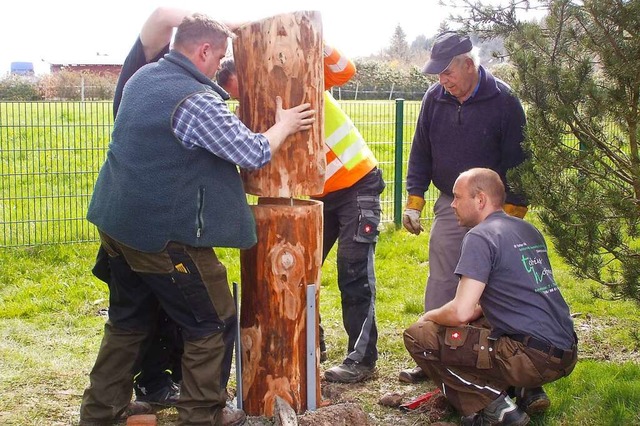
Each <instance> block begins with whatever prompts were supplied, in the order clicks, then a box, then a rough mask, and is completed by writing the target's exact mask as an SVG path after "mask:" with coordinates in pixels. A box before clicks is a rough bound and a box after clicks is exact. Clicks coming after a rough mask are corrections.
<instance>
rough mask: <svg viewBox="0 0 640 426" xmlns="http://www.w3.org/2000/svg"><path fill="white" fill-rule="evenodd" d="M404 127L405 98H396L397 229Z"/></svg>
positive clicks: (395, 215)
mask: <svg viewBox="0 0 640 426" xmlns="http://www.w3.org/2000/svg"><path fill="white" fill-rule="evenodd" d="M403 129H404V99H401V98H400V99H396V140H395V165H394V179H393V180H394V185H393V222H394V223H395V224H396V229H399V228H400V224H401V223H402V151H403Z"/></svg>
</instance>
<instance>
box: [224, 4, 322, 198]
mask: <svg viewBox="0 0 640 426" xmlns="http://www.w3.org/2000/svg"><path fill="white" fill-rule="evenodd" d="M236 34H237V37H236V39H235V40H234V41H233V56H234V60H235V62H236V69H237V73H238V89H239V92H240V99H239V101H240V107H239V111H238V116H239V117H240V120H242V122H243V123H245V124H246V125H247V127H249V128H250V129H251V130H253V131H254V132H264V131H265V130H267V129H269V127H271V126H272V125H273V124H274V122H275V121H274V120H275V98H276V96H280V97H282V101H283V107H284V108H291V107H293V106H296V105H299V104H301V103H304V102H310V103H311V108H313V109H315V110H316V113H317V114H316V122H315V124H314V126H313V127H312V128H311V130H308V131H304V132H299V133H297V134H295V135H293V136H290V137H289V138H287V140H286V141H285V142H284V144H283V146H282V147H281V148H280V150H279V151H278V152H276V154H275V155H274V156H273V158H272V160H271V162H270V163H269V164H267V165H266V166H265V167H263V168H261V169H259V170H254V171H247V170H241V174H242V179H243V181H244V185H245V190H246V191H247V192H248V193H250V194H255V195H261V196H267V197H296V196H301V195H314V194H320V193H321V192H322V189H323V187H324V173H325V168H326V160H325V153H324V125H323V123H324V119H323V117H324V115H323V110H324V107H323V105H324V98H323V91H324V73H323V62H322V61H323V53H322V21H321V18H320V13H319V12H314V11H301V12H294V13H286V14H282V15H277V16H274V17H271V18H267V19H264V20H261V21H256V22H253V23H251V24H247V25H244V26H242V27H240V28H238V29H237V30H236Z"/></svg>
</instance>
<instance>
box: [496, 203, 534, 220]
mask: <svg viewBox="0 0 640 426" xmlns="http://www.w3.org/2000/svg"><path fill="white" fill-rule="evenodd" d="M502 209H503V210H504V212H505V213H506V214H508V215H509V216H515V217H519V218H520V219H524V215H526V214H527V210H528V209H527V206H516V205H515V204H509V203H504V206H502Z"/></svg>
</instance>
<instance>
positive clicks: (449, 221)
mask: <svg viewBox="0 0 640 426" xmlns="http://www.w3.org/2000/svg"><path fill="white" fill-rule="evenodd" d="M452 201H453V198H452V197H451V196H449V195H447V194H443V193H440V196H439V197H438V199H437V200H436V203H435V204H434V206H433V213H434V219H433V223H432V225H431V233H430V234H429V277H428V278H427V288H426V290H425V293H424V311H425V312H427V311H430V310H432V309H436V308H439V307H440V306H442V305H444V304H445V303H447V302H449V301H450V300H453V298H454V297H455V295H456V289H457V288H458V277H457V276H456V274H455V273H454V271H455V269H456V266H457V265H458V260H459V259H460V251H461V249H462V239H463V238H464V236H465V234H466V233H467V231H469V228H467V227H464V226H460V225H458V219H457V218H456V215H455V213H454V212H453V208H451V202H452Z"/></svg>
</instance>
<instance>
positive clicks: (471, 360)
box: [404, 168, 577, 425]
mask: <svg viewBox="0 0 640 426" xmlns="http://www.w3.org/2000/svg"><path fill="white" fill-rule="evenodd" d="M453 195H454V199H453V202H452V203H451V207H452V208H453V210H454V211H455V214H456V217H457V219H458V223H459V224H460V225H461V226H467V227H473V229H471V230H470V231H469V232H468V233H467V235H466V236H465V237H464V241H463V244H462V253H461V255H460V260H459V262H458V265H457V267H456V271H455V272H456V275H458V276H459V277H460V282H459V283H458V289H457V291H456V296H455V298H454V299H453V300H452V301H450V302H449V303H447V304H445V305H444V306H442V307H440V308H437V309H433V310H430V311H428V312H426V313H425V314H424V315H423V316H422V317H421V318H420V319H419V320H418V321H417V322H416V323H415V324H413V325H411V326H410V327H409V328H408V329H407V330H405V332H404V343H405V346H406V348H407V350H408V351H409V353H410V354H411V356H412V357H413V359H414V360H415V361H416V363H417V364H418V366H420V367H422V368H423V369H424V370H425V371H426V372H427V373H428V375H429V376H430V377H431V378H432V379H433V380H434V381H435V382H436V384H438V385H439V387H440V389H441V391H442V393H443V394H444V395H445V396H446V397H447V400H448V401H449V403H451V405H453V406H454V407H455V408H456V409H457V410H458V411H459V412H460V413H461V414H462V416H463V421H462V423H463V424H470V425H471V424H484V425H486V424H497V423H499V424H502V425H526V424H527V423H528V422H529V416H528V414H532V413H535V412H539V411H543V410H545V409H547V408H548V407H549V405H550V401H549V398H548V397H547V395H546V394H545V393H544V390H543V389H542V385H544V384H545V383H549V382H552V381H554V380H557V379H559V378H561V377H564V376H567V375H568V374H570V373H571V371H572V370H573V368H574V366H575V365H576V361H577V346H576V345H577V338H576V335H575V332H574V329H573V321H572V320H571V317H570V315H569V307H568V306H567V304H566V302H565V301H564V299H563V297H562V295H561V294H560V291H559V289H558V287H557V285H556V282H555V280H554V278H553V273H552V271H551V265H550V263H549V258H548V256H547V247H546V243H545V241H544V237H543V236H542V234H541V233H540V232H539V231H538V230H537V229H536V228H535V227H534V226H532V225H531V224H529V223H527V222H525V221H523V220H521V219H518V218H515V217H513V216H509V215H507V214H506V213H505V212H504V211H503V210H502V205H503V204H504V199H505V188H504V185H503V183H502V181H501V179H500V176H499V175H498V174H497V173H496V172H494V171H493V170H490V169H483V168H474V169H471V170H468V171H466V172H464V173H462V174H460V176H459V177H458V179H457V180H456V182H455V184H454V187H453ZM510 395H511V396H510ZM513 397H515V402H514V400H513V399H512V398H513Z"/></svg>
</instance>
